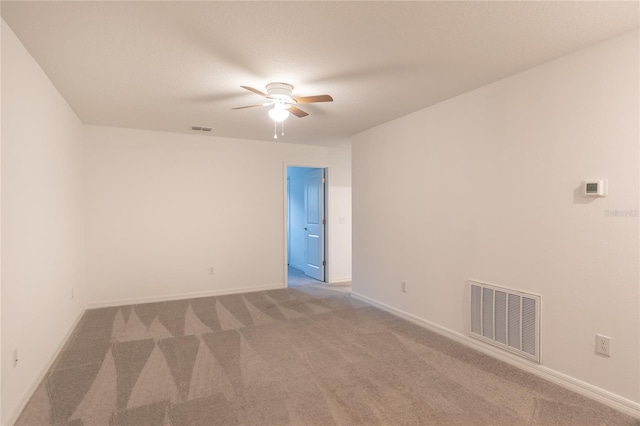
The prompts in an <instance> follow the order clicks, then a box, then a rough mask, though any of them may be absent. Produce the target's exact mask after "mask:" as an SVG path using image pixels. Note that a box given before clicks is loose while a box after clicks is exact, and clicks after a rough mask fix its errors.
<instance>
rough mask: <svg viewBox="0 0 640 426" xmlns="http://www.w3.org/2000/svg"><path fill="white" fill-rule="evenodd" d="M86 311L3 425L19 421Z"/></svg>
mask: <svg viewBox="0 0 640 426" xmlns="http://www.w3.org/2000/svg"><path fill="white" fill-rule="evenodd" d="M85 311H86V309H82V310H80V313H79V314H78V316H77V317H76V319H75V320H74V321H73V322H72V323H71V326H70V327H69V328H68V329H67V331H66V332H65V333H64V336H63V337H62V340H61V341H60V344H59V345H58V346H57V347H56V348H55V350H54V351H53V352H52V353H51V355H50V356H49V358H48V359H47V362H46V363H45V365H44V366H43V367H42V368H41V369H40V371H39V372H38V374H36V377H35V378H34V379H33V381H32V382H31V384H30V385H29V387H27V389H26V390H25V391H24V393H23V394H22V396H21V397H20V399H19V400H18V405H17V406H16V407H15V409H14V410H13V412H12V413H11V414H10V415H9V417H8V418H7V419H6V421H5V420H4V419H3V421H2V424H3V425H13V424H14V423H15V422H17V421H18V417H19V416H20V414H22V410H24V407H26V406H27V403H28V402H29V400H30V399H31V397H32V396H33V394H34V393H35V391H36V389H37V388H38V386H39V385H40V383H42V380H44V377H45V375H46V374H47V372H48V371H49V369H50V368H51V366H52V365H53V363H54V362H55V360H56V358H57V357H58V355H59V354H60V352H61V351H62V348H64V345H66V344H67V341H68V340H69V337H71V334H72V333H73V330H74V329H75V328H76V326H77V325H78V322H80V318H82V315H84V313H85Z"/></svg>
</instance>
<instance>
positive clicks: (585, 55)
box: [353, 32, 640, 407]
mask: <svg viewBox="0 0 640 426" xmlns="http://www.w3.org/2000/svg"><path fill="white" fill-rule="evenodd" d="M638 71H639V70H638V32H634V33H630V34H627V35H625V36H622V37H619V38H616V39H612V40H610V41H607V42H605V43H602V44H599V45H596V46H592V47H590V48H587V49H585V50H582V51H579V52H577V53H575V54H572V55H569V56H566V57H563V58H560V59H558V60H555V61H553V62H550V63H547V64H545V65H542V66H540V67H537V68H534V69H531V70H529V71H526V72H523V73H521V74H518V75H516V76H513V77H510V78H507V79H505V80H502V81H499V82H497V83H495V84H491V85H489V86H486V87H483V88H480V89H478V90H475V91H472V92H470V93H467V94H464V95H461V96H459V97H456V98H454V99H451V100H448V101H446V102H443V103H441V104H438V105H435V106H433V107H430V108H427V109H424V110H422V111H419V112H416V113H414V114H411V115H409V116H406V117H403V118H400V119H398V120H394V121H392V122H390V123H387V124H384V125H381V126H378V127H376V128H373V129H371V130H369V131H365V132H362V133H360V134H358V135H356V136H355V137H354V138H353V188H354V193H353V194H354V196H353V203H354V206H353V212H354V231H353V232H354V234H353V235H354V237H353V238H354V260H353V279H354V282H353V289H354V292H356V293H358V294H361V295H363V296H365V297H368V298H370V299H373V300H375V301H378V302H381V303H384V304H386V305H389V306H391V307H392V308H394V309H397V310H400V311H403V312H406V313H408V314H411V315H414V316H416V317H418V318H420V319H422V320H424V321H427V322H431V323H433V324H436V325H437V326H440V327H444V328H445V329H447V330H449V331H451V332H453V333H461V334H462V335H466V334H467V332H468V327H467V322H468V314H467V311H468V302H467V300H468V299H467V280H469V279H476V280H480V281H484V282H487V283H492V284H495V285H500V286H505V287H511V288H516V289H520V290H523V291H529V292H533V293H538V294H541V295H542V296H543V302H542V303H543V304H542V307H543V314H542V328H543V335H542V342H541V349H542V360H543V365H544V367H545V368H548V369H551V370H553V371H555V372H559V373H561V374H564V375H567V376H569V377H570V378H572V379H577V380H578V381H582V382H586V383H587V384H589V385H592V386H595V387H596V388H599V389H604V390H606V391H609V392H612V393H613V394H615V395H616V398H618V397H619V398H618V399H622V400H627V401H631V402H632V405H633V403H636V407H637V403H638V402H640V380H638V379H639V378H640V371H639V368H640V341H639V338H640V328H639V327H640V326H639V322H640V321H639V317H638V312H640V303H639V302H640V297H639V282H640V274H639V267H638V261H639V258H640V250H639V240H638V235H639V226H638V208H639V206H638V198H639V197H638V193H639V179H640V177H639V173H638V158H639V149H638V148H639V143H638V141H639V135H640V132H639V125H638V120H639V119H638V117H639V113H640V111H639V108H638V102H639V98H638V75H639V74H638ZM594 177H595V178H607V179H609V185H610V195H609V197H607V198H604V199H585V198H583V197H581V196H580V195H579V186H580V183H581V181H582V180H583V179H586V178H594ZM616 209H617V210H619V211H621V212H622V211H624V212H628V213H629V214H630V216H626V217H607V214H606V212H607V210H609V211H614V210H616ZM401 280H406V281H407V283H408V289H409V291H408V293H407V294H403V293H401V292H400V284H399V283H400V281H401ZM596 333H601V334H605V335H608V336H611V338H612V352H613V354H612V357H611V358H604V357H601V356H596V355H595V354H594V340H595V334H596Z"/></svg>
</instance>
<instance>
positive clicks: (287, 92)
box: [232, 83, 333, 123]
mask: <svg viewBox="0 0 640 426" xmlns="http://www.w3.org/2000/svg"><path fill="white" fill-rule="evenodd" d="M240 87H242V88H243V89H245V90H248V91H250V92H253V93H255V94H256V95H260V96H262V97H264V98H267V99H269V101H268V102H265V103H262V104H256V105H247V106H241V107H236V108H232V109H244V108H253V107H260V106H273V108H272V109H270V110H269V116H270V117H271V118H272V119H273V121H275V122H276V123H279V122H282V121H284V120H286V118H287V117H288V116H289V113H291V114H293V115H295V116H296V117H298V118H302V117H306V116H307V115H309V114H308V113H306V112H304V111H303V110H301V109H300V108H298V107H296V106H295V105H296V104H310V103H314V102H333V98H332V97H331V96H329V95H316V96H302V97H296V98H294V97H293V96H291V93H292V92H293V86H292V85H290V84H287V83H269V84H267V93H263V92H261V91H260V90H258V89H254V88H253V87H249V86H240Z"/></svg>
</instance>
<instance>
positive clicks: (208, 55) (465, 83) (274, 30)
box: [1, 1, 639, 144]
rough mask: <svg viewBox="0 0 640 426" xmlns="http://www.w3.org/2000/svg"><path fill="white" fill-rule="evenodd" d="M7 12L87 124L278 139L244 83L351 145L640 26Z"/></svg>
mask: <svg viewBox="0 0 640 426" xmlns="http://www.w3.org/2000/svg"><path fill="white" fill-rule="evenodd" d="M1 8H2V9H1V13H2V17H3V19H4V20H5V21H6V22H7V23H8V24H9V26H10V27H11V28H12V29H13V31H14V32H15V33H16V34H17V36H18V37H19V38H20V40H21V41H22V42H23V43H24V45H25V46H26V47H27V49H28V50H29V52H30V53H31V54H32V55H33V56H34V57H35V59H36V60H37V61H38V63H39V64H40V65H41V66H42V68H43V69H44V70H45V72H46V73H47V74H48V76H49V77H50V78H51V80H52V81H53V83H54V84H55V86H56V87H57V88H58V90H59V91H60V92H61V93H62V95H63V96H64V97H65V99H66V100H67V101H68V102H69V104H70V105H71V107H72V108H73V110H74V111H75V112H76V114H77V115H78V116H79V117H80V119H81V120H82V121H83V122H84V123H87V124H96V125H103V126H117V127H126V128H137V129H151V130H161V131H170V132H185V133H193V132H192V131H191V126H192V125H202V126H211V127H214V131H213V132H211V134H212V135H215V136H228V137H236V138H246V139H258V140H272V137H273V122H272V121H270V119H269V118H268V115H267V110H266V108H252V109H244V110H235V111H234V110H231V108H232V107H235V106H242V105H248V104H255V103H260V102H261V98H260V97H258V96H257V95H255V94H252V93H250V92H247V91H245V90H243V89H241V88H240V85H248V86H252V87H255V88H257V89H259V90H262V91H265V88H264V86H265V85H266V84H267V83H269V82H273V81H283V82H288V83H291V84H293V85H294V86H295V90H294V96H307V95H316V94H325V93H326V94H330V95H332V96H333V98H334V102H333V103H322V104H309V105H301V106H300V107H301V108H302V109H304V110H305V111H307V112H308V113H309V114H310V115H309V116H308V117H305V118H296V117H291V118H289V119H288V120H287V121H286V135H285V137H284V138H281V139H280V141H282V142H294V143H313V144H322V143H325V142H330V141H332V140H335V139H342V138H345V137H349V136H350V135H352V134H354V133H357V132H359V131H362V130H365V129H368V128H370V127H373V126H375V125H378V124H381V123H384V122H387V121H389V120H392V119H394V118H397V117H400V116H402V115H405V114H408V113H411V112H413V111H416V110H418V109H421V108H424V107H427V106H429V105H432V104H434V103H437V102H439V101H442V100H445V99H448V98H451V97H453V96H456V95H458V94H461V93H464V92H467V91H469V90H472V89H474V88H477V87H480V86H483V85H485V84H487V83H490V82H493V81H496V80H499V79H501V78H504V77H507V76H509V75H512V74H515V73H517V72H520V71H523V70H525V69H527V68H531V67H534V66H536V65H539V64H541V63H544V62H546V61H549V60H552V59H554V58H557V57H559V56H561V55H564V54H567V53H569V52H572V51H575V50H578V49H580V48H583V47H586V46H588V45H590V44H594V43H596V42H599V41H602V40H605V39H608V38H611V37H613V36H616V35H619V34H622V33H624V32H627V31H630V30H633V29H635V28H637V27H638V22H639V19H638V16H639V2H637V1H630V2H610V1H601V2H587V1H576V2H554V1H544V2H524V1H513V2H434V1H428V2H426V1H425V2H263V1H260V2H186V1H173V2H152V1H146V2H97V1H94V2H59V1H52V2H10V1H2V3H1Z"/></svg>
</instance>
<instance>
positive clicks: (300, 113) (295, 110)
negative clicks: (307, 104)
mask: <svg viewBox="0 0 640 426" xmlns="http://www.w3.org/2000/svg"><path fill="white" fill-rule="evenodd" d="M287 109H288V110H289V112H290V113H291V114H293V115H295V116H296V117H298V118H302V117H306V116H307V115H309V114H307V113H306V112H304V111H303V110H301V109H300V108H296V107H294V106H293V105H291V106H290V107H289V108H287Z"/></svg>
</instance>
